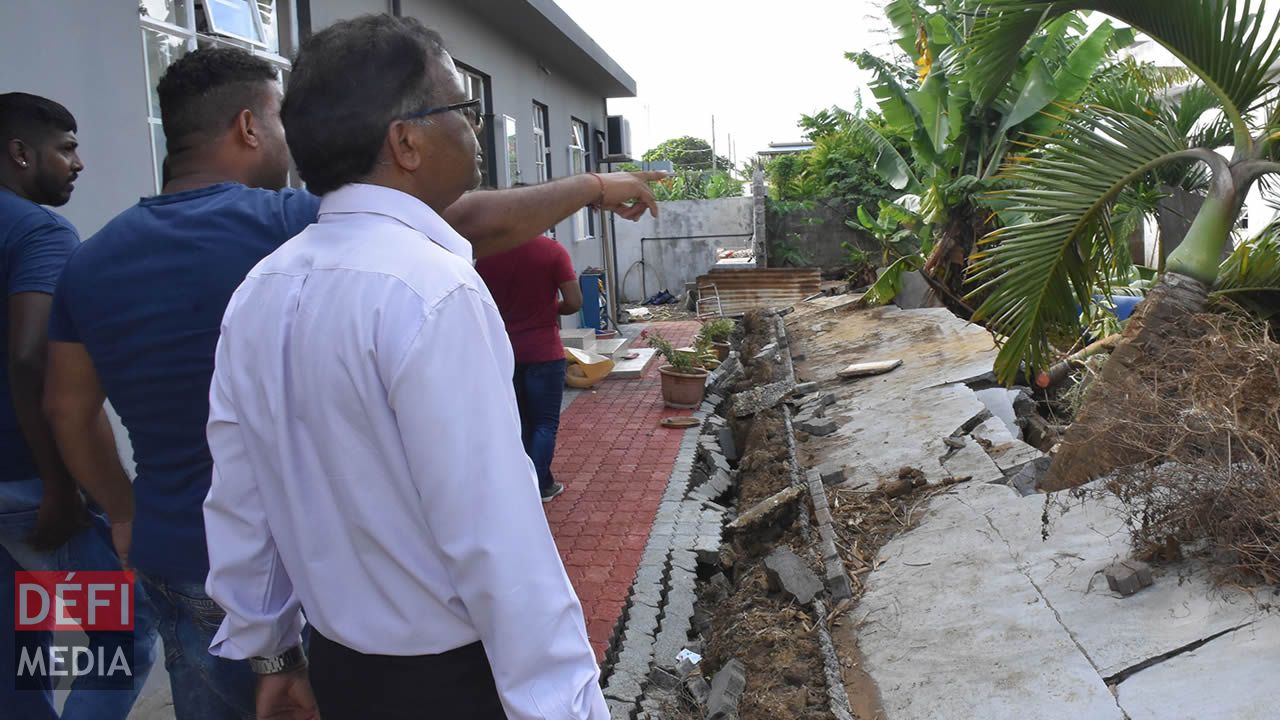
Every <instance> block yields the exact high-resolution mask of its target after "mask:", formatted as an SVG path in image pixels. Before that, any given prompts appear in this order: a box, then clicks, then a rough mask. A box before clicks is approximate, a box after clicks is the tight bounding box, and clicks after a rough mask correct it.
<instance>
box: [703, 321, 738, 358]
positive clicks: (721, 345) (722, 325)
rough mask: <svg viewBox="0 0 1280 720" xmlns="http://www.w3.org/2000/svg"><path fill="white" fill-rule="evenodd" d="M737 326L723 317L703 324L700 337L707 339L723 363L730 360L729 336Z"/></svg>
mask: <svg viewBox="0 0 1280 720" xmlns="http://www.w3.org/2000/svg"><path fill="white" fill-rule="evenodd" d="M737 326H738V325H737V323H735V322H734V321H733V320H730V319H729V318H723V317H722V318H716V319H715V320H709V321H707V322H705V323H703V324H702V331H701V332H700V333H699V336H700V337H705V338H707V340H708V341H709V342H710V343H711V347H712V348H714V349H715V352H716V357H717V358H719V359H720V361H721V362H723V361H725V360H728V359H729V336H730V335H733V331H734V329H735V328H736V327H737Z"/></svg>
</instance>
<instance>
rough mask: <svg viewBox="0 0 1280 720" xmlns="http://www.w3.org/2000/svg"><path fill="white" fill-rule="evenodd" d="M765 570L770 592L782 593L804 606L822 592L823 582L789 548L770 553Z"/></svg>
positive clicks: (766, 559)
mask: <svg viewBox="0 0 1280 720" xmlns="http://www.w3.org/2000/svg"><path fill="white" fill-rule="evenodd" d="M764 569H765V575H766V576H767V577H768V579H769V589H770V590H773V591H781V592H782V593H783V594H784V595H786V596H788V597H792V598H795V600H796V602H799V603H800V604H802V605H808V604H809V603H811V602H813V599H814V598H815V597H817V596H818V593H820V592H822V581H821V580H819V579H818V576H817V575H816V574H814V572H813V571H812V570H810V569H809V565H808V564H807V563H805V561H804V560H802V559H801V558H800V556H799V555H796V554H795V552H794V551H792V550H791V548H789V547H779V548H775V549H774V551H773V552H771V553H769V556H768V557H766V558H765V559H764Z"/></svg>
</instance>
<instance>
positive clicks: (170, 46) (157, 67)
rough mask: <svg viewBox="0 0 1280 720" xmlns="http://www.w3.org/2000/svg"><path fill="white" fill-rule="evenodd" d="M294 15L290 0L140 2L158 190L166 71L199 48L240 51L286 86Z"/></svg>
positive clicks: (161, 174)
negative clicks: (270, 68) (161, 89)
mask: <svg viewBox="0 0 1280 720" xmlns="http://www.w3.org/2000/svg"><path fill="white" fill-rule="evenodd" d="M292 12H293V2H291V1H288V0H286V1H285V2H277V0H138V16H139V24H140V26H141V31H142V53H143V57H144V59H145V63H144V67H145V72H144V75H145V80H146V83H147V91H146V97H147V132H148V134H149V137H150V141H151V153H152V162H153V169H154V173H155V188H156V192H160V189H161V187H162V186H163V177H164V172H163V167H164V159H165V155H166V154H167V149H166V140H165V137H164V129H163V127H162V125H161V122H160V99H159V97H158V96H157V95H156V83H158V82H160V77H161V76H162V75H164V71H165V69H167V68H168V67H169V65H170V64H172V63H173V62H174V61H175V60H177V59H178V58H180V57H182V56H183V55H185V54H186V53H188V52H190V51H192V50H195V49H196V48H197V47H210V46H224V47H239V48H241V49H244V50H248V51H250V52H252V53H254V54H255V55H257V56H259V57H261V58H263V59H265V60H266V61H267V62H269V63H271V64H272V65H274V66H275V67H276V69H277V74H278V75H279V77H280V79H281V81H282V82H283V81H284V79H285V75H286V73H287V72H288V70H289V61H288V60H287V59H286V58H284V57H283V56H282V55H280V54H279V53H281V52H282V51H283V52H288V51H289V48H290V35H289V33H288V31H287V30H286V28H288V27H290V26H291V24H290V22H288V18H290V17H292V15H291V14H292Z"/></svg>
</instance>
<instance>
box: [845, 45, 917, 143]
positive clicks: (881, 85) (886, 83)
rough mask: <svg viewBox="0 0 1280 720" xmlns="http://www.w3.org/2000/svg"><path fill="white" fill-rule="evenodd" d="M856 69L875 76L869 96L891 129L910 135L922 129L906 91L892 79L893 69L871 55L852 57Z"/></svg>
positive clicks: (865, 53) (895, 79)
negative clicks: (873, 99)
mask: <svg viewBox="0 0 1280 720" xmlns="http://www.w3.org/2000/svg"><path fill="white" fill-rule="evenodd" d="M852 57H853V60H854V62H855V63H857V65H858V67H860V68H862V69H863V70H868V71H870V72H872V73H874V74H875V78H874V79H873V80H872V81H871V94H872V95H874V96H875V98H876V104H877V105H878V106H879V108H880V114H881V115H883V116H884V120H885V123H886V124H887V125H888V126H889V127H890V128H892V129H894V130H898V131H900V132H907V133H911V132H914V131H915V130H917V129H919V128H921V127H922V123H921V120H920V112H919V110H917V109H916V106H915V105H914V104H912V102H911V99H910V97H909V96H908V94H907V90H906V89H905V88H903V87H902V84H901V83H900V82H898V80H897V78H896V77H894V72H895V68H893V67H892V66H891V65H890V64H889V63H887V62H885V61H884V60H882V59H880V58H878V57H875V56H874V55H872V54H871V53H867V52H863V53H859V54H857V55H853V56H852Z"/></svg>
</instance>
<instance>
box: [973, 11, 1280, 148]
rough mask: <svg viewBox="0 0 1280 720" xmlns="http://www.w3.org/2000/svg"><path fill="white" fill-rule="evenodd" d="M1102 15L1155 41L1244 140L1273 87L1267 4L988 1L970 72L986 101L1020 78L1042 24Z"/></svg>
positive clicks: (1272, 26) (1274, 56)
mask: <svg viewBox="0 0 1280 720" xmlns="http://www.w3.org/2000/svg"><path fill="white" fill-rule="evenodd" d="M1074 10H1096V11H1099V12H1102V13H1105V14H1107V15H1110V16H1111V17H1114V18H1117V19H1119V20H1122V21H1124V22H1126V23H1128V24H1130V25H1132V26H1134V27H1135V28H1137V29H1139V30H1141V31H1143V32H1145V33H1147V34H1148V35H1150V36H1151V37H1152V38H1153V39H1154V40H1155V41H1156V42H1158V43H1160V44H1161V45H1163V46H1164V47H1165V48H1167V49H1168V50H1169V51H1170V52H1172V53H1173V54H1174V55H1176V56H1177V57H1178V59H1180V60H1181V61H1182V62H1183V63H1184V64H1186V65H1187V67H1188V68H1190V69H1191V70H1192V71H1193V72H1195V74H1196V75H1198V76H1199V77H1200V79H1201V80H1202V81H1203V82H1204V83H1205V85H1206V86H1208V87H1209V88H1210V89H1211V90H1212V91H1213V93H1214V94H1215V95H1216V96H1217V97H1218V99H1219V100H1220V101H1221V102H1222V104H1223V106H1224V109H1225V110H1226V112H1227V115H1228V117H1229V118H1230V119H1231V120H1232V123H1233V127H1235V128H1236V130H1237V139H1238V140H1243V139H1244V138H1243V137H1242V135H1243V134H1247V128H1246V127H1245V121H1244V118H1245V117H1246V116H1247V115H1248V113H1249V112H1250V110H1252V109H1253V108H1254V107H1255V105H1256V104H1257V103H1258V102H1259V101H1260V100H1261V99H1262V98H1263V96H1264V95H1266V94H1267V92H1268V91H1269V90H1270V89H1271V88H1272V87H1273V85H1274V82H1275V79H1276V78H1275V73H1274V71H1273V70H1272V68H1273V67H1274V66H1275V65H1276V62H1277V60H1280V37H1278V36H1277V32H1278V31H1280V24H1277V23H1275V22H1273V21H1271V20H1269V19H1268V18H1267V17H1266V13H1265V0H1258V1H1257V2H1254V1H1253V0H985V1H984V2H982V4H981V6H980V10H979V13H980V16H979V17H978V18H977V20H976V21H975V23H974V29H973V32H972V34H971V36H970V42H969V50H970V54H969V59H968V73H969V75H970V82H971V83H972V84H973V87H974V92H975V97H976V98H977V99H978V101H979V102H984V101H987V100H989V99H991V98H994V97H995V96H996V94H997V93H999V92H1000V89H1001V88H1003V87H1004V86H1005V85H1006V84H1007V83H1008V82H1009V79H1010V77H1011V76H1012V75H1013V73H1014V71H1015V69H1016V67H1017V60H1018V53H1019V51H1020V49H1021V48H1022V46H1023V45H1025V44H1026V42H1027V40H1028V39H1029V38H1030V37H1031V36H1032V34H1033V33H1034V32H1035V31H1036V28H1037V27H1039V25H1040V24H1041V23H1042V22H1043V21H1045V20H1048V19H1052V18H1055V17H1057V16H1059V15H1061V14H1062V13H1065V12H1071V11H1074Z"/></svg>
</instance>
